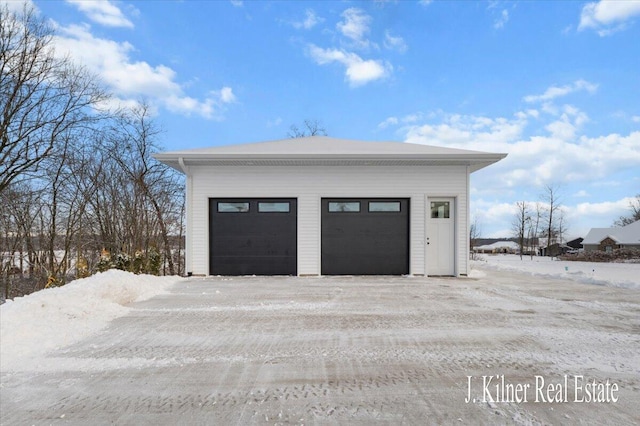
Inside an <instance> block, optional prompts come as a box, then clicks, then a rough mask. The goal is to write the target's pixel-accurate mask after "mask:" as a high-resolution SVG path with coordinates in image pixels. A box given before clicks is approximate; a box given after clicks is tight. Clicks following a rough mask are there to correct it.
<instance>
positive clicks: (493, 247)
mask: <svg viewBox="0 0 640 426" xmlns="http://www.w3.org/2000/svg"><path fill="white" fill-rule="evenodd" d="M473 251H474V252H475V253H489V254H497V253H511V254H514V253H516V254H517V253H519V252H520V246H519V245H518V243H516V242H515V241H496V242H495V243H493V244H487V245H482V246H477V247H474V248H473Z"/></svg>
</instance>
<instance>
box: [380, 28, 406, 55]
mask: <svg viewBox="0 0 640 426" xmlns="http://www.w3.org/2000/svg"><path fill="white" fill-rule="evenodd" d="M384 47H386V48H387V49H389V50H397V51H398V52H400V53H404V52H406V51H407V43H405V41H404V39H403V38H402V37H400V36H397V37H396V36H392V35H391V32H390V31H389V30H387V31H385V33H384Z"/></svg>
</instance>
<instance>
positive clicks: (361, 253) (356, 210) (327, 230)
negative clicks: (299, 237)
mask: <svg viewBox="0 0 640 426" xmlns="http://www.w3.org/2000/svg"><path fill="white" fill-rule="evenodd" d="M408 273H409V200H408V199H387V198H385V199H370V198H353V199H351V198H350V199H345V198H323V199H322V274H323V275H404V274H408Z"/></svg>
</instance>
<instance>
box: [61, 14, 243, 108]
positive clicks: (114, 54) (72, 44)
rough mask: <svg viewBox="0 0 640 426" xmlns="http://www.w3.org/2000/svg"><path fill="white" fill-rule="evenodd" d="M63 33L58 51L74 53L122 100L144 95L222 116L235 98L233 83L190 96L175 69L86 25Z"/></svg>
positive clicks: (161, 101)
mask: <svg viewBox="0 0 640 426" xmlns="http://www.w3.org/2000/svg"><path fill="white" fill-rule="evenodd" d="M59 34H60V35H59V36H57V37H56V38H55V44H56V53H57V54H60V55H66V54H67V53H68V54H70V55H71V57H73V58H74V59H75V60H77V61H78V62H79V63H81V64H83V65H84V66H86V67H87V68H88V69H89V70H90V71H92V72H94V73H96V74H97V75H98V76H100V77H101V78H102V80H103V81H104V82H105V83H106V84H107V86H108V87H109V89H111V91H112V92H114V94H115V97H116V99H117V101H118V102H120V103H127V102H131V100H132V99H138V98H141V97H144V98H148V99H150V100H151V101H154V102H158V103H160V104H162V105H163V106H165V107H166V108H167V109H169V110H171V111H174V112H179V113H182V114H186V115H190V114H197V115H200V116H202V117H204V118H209V119H220V118H221V113H222V111H223V109H224V108H223V106H224V105H225V104H228V103H231V102H234V101H235V96H234V94H233V91H232V90H231V88H229V87H223V88H222V89H221V90H220V91H219V92H211V93H209V95H208V96H207V97H206V98H205V99H202V100H200V99H196V98H193V97H189V96H187V95H186V94H185V93H184V89H183V87H182V86H181V85H180V84H179V83H178V82H177V81H176V78H177V76H176V73H175V71H174V70H173V69H171V68H169V67H167V66H165V65H157V66H152V65H150V64H148V63H147V62H144V61H134V60H132V59H131V57H130V54H131V53H132V51H133V50H134V47H133V46H132V45H131V44H130V43H128V42H121V43H119V42H116V41H113V40H108V39H103V38H98V37H95V36H93V35H92V34H91V33H90V31H89V27H88V26H86V25H85V26H78V25H71V26H68V27H61V28H59Z"/></svg>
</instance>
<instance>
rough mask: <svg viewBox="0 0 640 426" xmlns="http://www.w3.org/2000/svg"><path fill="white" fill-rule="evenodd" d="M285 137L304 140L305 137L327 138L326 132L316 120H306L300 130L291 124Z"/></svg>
mask: <svg viewBox="0 0 640 426" xmlns="http://www.w3.org/2000/svg"><path fill="white" fill-rule="evenodd" d="M287 136H289V137H290V138H305V137H307V136H327V131H326V130H325V128H324V127H322V123H320V122H319V121H318V120H310V119H306V120H304V122H303V125H302V129H300V128H299V127H298V126H297V125H295V124H292V125H291V127H290V128H289V133H287Z"/></svg>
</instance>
